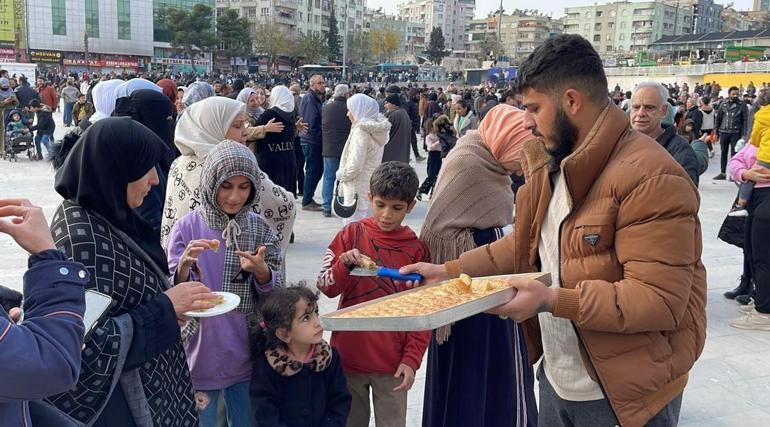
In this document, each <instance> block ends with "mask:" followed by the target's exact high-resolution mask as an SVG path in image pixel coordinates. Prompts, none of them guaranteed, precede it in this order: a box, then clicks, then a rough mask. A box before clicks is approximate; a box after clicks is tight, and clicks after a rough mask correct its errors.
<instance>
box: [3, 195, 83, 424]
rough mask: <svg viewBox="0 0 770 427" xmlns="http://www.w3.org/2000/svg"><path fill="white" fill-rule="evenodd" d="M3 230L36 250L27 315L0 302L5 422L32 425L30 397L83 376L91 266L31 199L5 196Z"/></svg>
mask: <svg viewBox="0 0 770 427" xmlns="http://www.w3.org/2000/svg"><path fill="white" fill-rule="evenodd" d="M9 217H10V218H13V219H15V220H18V221H19V222H6V221H0V233H6V234H8V235H10V236H11V237H13V238H14V239H15V240H16V242H17V243H18V244H19V246H21V247H22V248H23V249H24V250H26V251H27V252H29V253H31V254H32V255H31V256H30V257H29V270H28V271H27V273H26V274H25V275H24V296H25V299H24V307H23V308H24V321H23V322H21V323H17V322H18V320H19V317H20V315H21V312H20V311H19V309H18V308H13V309H11V310H9V311H6V310H5V309H4V308H2V307H0V378H2V379H3V388H2V395H1V396H0V420H2V421H1V422H0V423H2V425H4V426H22V425H23V426H28V425H31V421H30V417H29V405H28V402H27V401H28V400H38V399H42V398H44V397H46V396H51V395H54V394H57V393H62V392H65V391H67V390H70V389H72V388H73V387H74V386H75V384H76V383H77V380H78V377H79V376H80V357H81V347H82V346H83V334H84V333H85V328H84V327H83V312H84V311H85V295H84V291H83V288H84V286H85V285H86V283H88V272H87V271H86V269H85V267H83V265H82V264H80V263H75V262H71V261H67V259H66V257H65V256H64V254H63V253H62V252H59V251H58V250H56V247H55V246H54V242H53V239H52V238H51V233H50V232H49V231H48V225H47V224H46V222H45V217H44V216H43V211H42V209H40V208H39V207H37V206H32V205H31V204H30V203H29V202H28V201H26V200H10V199H4V200H0V218H9Z"/></svg>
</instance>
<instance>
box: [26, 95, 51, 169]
mask: <svg viewBox="0 0 770 427" xmlns="http://www.w3.org/2000/svg"><path fill="white" fill-rule="evenodd" d="M28 109H29V112H30V113H32V114H37V124H35V125H34V126H32V127H30V130H31V131H37V134H36V135H35V151H36V152H37V156H36V157H35V159H36V160H43V152H42V151H41V150H40V144H41V143H42V144H43V145H45V149H46V152H48V154H49V155H50V154H51V153H52V149H53V148H52V145H53V133H54V131H55V130H56V122H54V121H53V111H52V110H51V107H49V106H47V105H45V104H41V103H40V101H38V100H37V99H33V100H32V101H29V106H28Z"/></svg>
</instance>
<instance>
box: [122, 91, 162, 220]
mask: <svg viewBox="0 0 770 427" xmlns="http://www.w3.org/2000/svg"><path fill="white" fill-rule="evenodd" d="M122 99H123V100H125V101H124V103H123V108H122V109H121V110H118V109H117V108H116V109H115V112H113V114H112V115H113V116H116V117H121V116H128V117H131V118H132V119H134V120H135V121H137V122H139V123H141V124H143V125H144V126H145V127H147V128H148V129H150V130H151V131H153V133H155V135H157V136H158V137H160V139H162V140H163V142H164V144H165V149H164V150H163V155H162V156H161V160H160V162H158V164H157V165H156V166H155V168H156V170H157V172H158V180H159V184H158V185H156V186H154V187H152V190H150V194H148V195H147V197H146V198H145V199H144V203H142V206H140V207H139V208H137V210H136V211H137V213H138V214H139V215H140V216H141V217H142V218H144V220H145V221H147V222H148V223H149V224H150V226H151V227H152V229H153V230H154V231H155V232H156V233H157V234H158V235H160V226H161V220H162V219H163V205H164V204H165V203H166V181H167V177H168V171H169V168H170V167H171V163H172V162H173V161H174V159H175V158H176V153H177V151H176V147H175V146H174V126H175V125H176V122H175V121H174V106H173V105H172V104H171V101H170V100H169V99H168V97H167V96H166V95H164V94H163V93H162V92H158V91H155V90H149V89H141V90H137V91H135V92H133V93H132V94H131V95H130V96H129V97H126V98H122Z"/></svg>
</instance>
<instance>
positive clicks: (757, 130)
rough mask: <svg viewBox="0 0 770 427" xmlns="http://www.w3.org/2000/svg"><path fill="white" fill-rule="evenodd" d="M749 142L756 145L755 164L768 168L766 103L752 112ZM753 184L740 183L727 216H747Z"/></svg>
mask: <svg viewBox="0 0 770 427" xmlns="http://www.w3.org/2000/svg"><path fill="white" fill-rule="evenodd" d="M760 96H761V98H763V99H764V98H765V95H764V94H763V95H760ZM765 102H766V101H763V102H761V104H763V105H764V103H765ZM749 143H750V144H752V145H754V146H755V147H757V162H756V165H757V166H761V167H763V168H767V169H770V107H768V106H766V105H764V106H760V107H759V110H757V112H756V113H754V125H753V126H752V127H751V136H750V137H749ZM755 184H756V183H755V182H752V181H746V182H743V183H742V184H741V187H740V190H738V200H737V201H736V202H735V205H734V206H733V208H732V210H731V211H730V213H729V214H728V215H729V216H741V217H745V216H749V211H748V210H747V209H746V207H747V206H748V204H749V200H751V194H752V193H753V192H754V185H755Z"/></svg>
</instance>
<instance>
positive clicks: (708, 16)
mask: <svg viewBox="0 0 770 427" xmlns="http://www.w3.org/2000/svg"><path fill="white" fill-rule="evenodd" d="M766 1H770V0H766ZM666 3H667V4H668V5H670V6H674V7H676V6H677V5H678V6H679V7H690V8H692V15H693V18H692V19H693V25H692V34H708V33H718V32H720V31H722V22H721V19H720V17H721V15H722V9H724V6H722V5H721V4H717V3H714V0H666Z"/></svg>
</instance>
